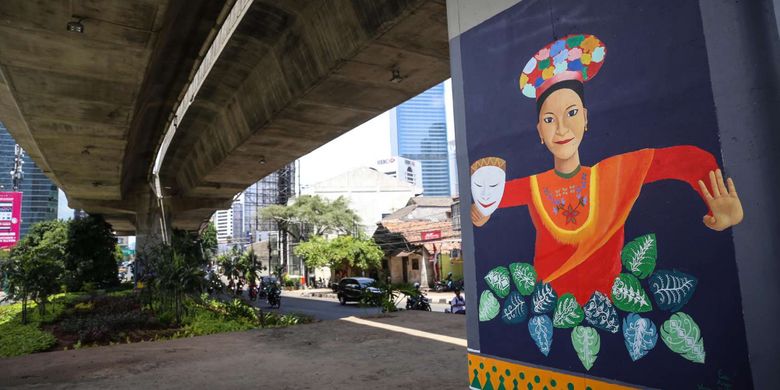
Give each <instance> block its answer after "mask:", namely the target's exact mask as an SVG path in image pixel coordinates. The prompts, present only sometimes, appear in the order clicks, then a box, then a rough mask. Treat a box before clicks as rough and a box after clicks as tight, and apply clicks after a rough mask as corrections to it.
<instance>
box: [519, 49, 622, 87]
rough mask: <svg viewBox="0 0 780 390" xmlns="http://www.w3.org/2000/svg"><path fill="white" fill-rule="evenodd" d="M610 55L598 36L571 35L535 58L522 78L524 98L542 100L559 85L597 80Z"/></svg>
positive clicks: (529, 63)
mask: <svg viewBox="0 0 780 390" xmlns="http://www.w3.org/2000/svg"><path fill="white" fill-rule="evenodd" d="M606 55H607V47H606V46H604V43H603V42H601V40H599V39H598V38H596V36H595V35H590V34H575V35H568V36H566V37H564V38H562V39H559V40H557V41H555V42H551V43H549V44H548V45H547V46H545V47H543V48H542V49H541V50H539V52H537V53H536V54H534V56H533V57H531V59H530V60H529V61H528V63H526V64H525V68H523V73H522V74H521V75H520V90H521V91H523V95H525V96H527V97H529V98H534V99H538V98H539V97H540V96H542V94H543V93H544V91H546V90H547V89H548V88H550V87H551V86H552V85H553V84H556V83H558V82H561V81H564V80H578V81H580V82H583V83H584V82H586V81H589V80H590V79H592V78H594V77H596V74H597V73H598V72H599V69H601V65H603V64H604V57H606Z"/></svg>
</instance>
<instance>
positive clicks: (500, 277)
mask: <svg viewBox="0 0 780 390" xmlns="http://www.w3.org/2000/svg"><path fill="white" fill-rule="evenodd" d="M485 282H487V284H488V286H490V289H491V290H493V292H494V293H496V295H498V297H499V298H506V296H507V295H509V287H510V286H509V270H508V269H506V267H503V266H498V267H496V268H493V269H492V270H490V272H488V274H487V275H485Z"/></svg>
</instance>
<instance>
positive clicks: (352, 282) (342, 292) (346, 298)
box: [336, 277, 382, 305]
mask: <svg viewBox="0 0 780 390" xmlns="http://www.w3.org/2000/svg"><path fill="white" fill-rule="evenodd" d="M366 292H368V293H369V294H372V295H374V297H375V298H376V301H377V302H378V301H379V296H380V295H382V290H381V289H379V288H377V287H376V280H374V279H371V278H363V277H349V278H344V279H341V281H340V282H339V286H338V291H337V292H336V296H338V298H339V303H341V304H342V305H346V304H347V302H360V299H361V298H363V294H365V293H366Z"/></svg>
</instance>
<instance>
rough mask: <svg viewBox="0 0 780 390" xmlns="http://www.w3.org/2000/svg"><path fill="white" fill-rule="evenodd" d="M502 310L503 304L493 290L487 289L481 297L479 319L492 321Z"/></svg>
mask: <svg viewBox="0 0 780 390" xmlns="http://www.w3.org/2000/svg"><path fill="white" fill-rule="evenodd" d="M500 310H501V304H500V303H498V299H496V296H495V295H493V293H492V292H490V291H488V290H485V291H483V292H482V295H481V296H480V297H479V320H480V321H490V320H492V319H493V318H496V316H497V315H498V312H499V311H500Z"/></svg>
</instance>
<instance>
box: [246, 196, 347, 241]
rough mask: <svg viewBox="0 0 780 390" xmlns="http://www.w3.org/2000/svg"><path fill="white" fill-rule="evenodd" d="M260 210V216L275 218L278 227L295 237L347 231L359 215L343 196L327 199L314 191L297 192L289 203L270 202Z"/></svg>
mask: <svg viewBox="0 0 780 390" xmlns="http://www.w3.org/2000/svg"><path fill="white" fill-rule="evenodd" d="M260 213H261V216H262V217H263V218H269V219H273V220H275V221H276V222H277V224H278V225H279V229H280V230H282V231H284V232H287V233H289V234H290V235H291V236H293V237H294V238H295V239H296V240H299V241H306V240H307V238H308V237H309V236H321V235H324V234H326V233H336V234H351V233H353V232H354V231H355V228H356V227H357V224H358V223H360V217H359V216H358V215H357V214H356V213H355V212H354V211H353V210H352V209H350V208H349V201H348V200H347V198H345V197H343V196H340V197H338V198H337V199H336V200H333V201H331V200H328V199H324V198H321V197H319V196H317V195H301V196H299V197H298V198H296V199H295V202H294V203H293V204H291V205H289V206H282V205H271V206H268V207H265V208H263V209H262V210H260Z"/></svg>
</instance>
